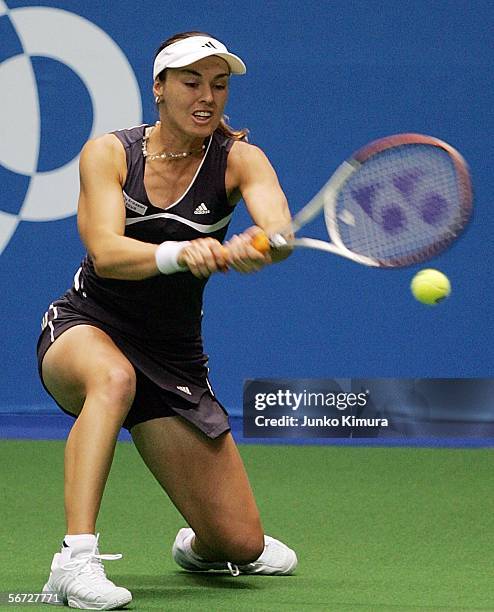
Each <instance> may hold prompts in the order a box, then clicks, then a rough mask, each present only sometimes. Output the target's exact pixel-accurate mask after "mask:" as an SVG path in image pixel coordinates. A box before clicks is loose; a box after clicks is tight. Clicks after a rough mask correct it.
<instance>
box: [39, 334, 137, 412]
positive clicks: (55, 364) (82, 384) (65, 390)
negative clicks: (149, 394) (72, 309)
mask: <svg viewBox="0 0 494 612" xmlns="http://www.w3.org/2000/svg"><path fill="white" fill-rule="evenodd" d="M42 377H43V382H44V384H45V386H46V388H47V389H48V391H49V392H50V393H51V394H52V395H53V397H54V398H55V400H56V401H57V402H58V403H59V404H60V405H61V406H63V407H64V408H65V409H66V410H69V411H70V412H72V413H74V414H79V412H80V411H81V409H82V406H83V404H84V401H85V399H86V396H87V394H88V392H90V391H94V392H98V390H99V389H101V392H102V393H106V394H113V395H114V396H121V398H120V397H115V398H114V399H115V400H116V401H118V400H119V399H125V398H126V397H127V396H128V397H129V401H131V400H132V398H133V393H134V392H135V371H134V368H133V366H132V364H131V363H130V362H129V361H128V359H127V358H126V357H125V355H124V354H123V353H122V352H121V351H120V350H119V348H118V347H117V346H116V345H115V343H114V342H113V340H112V339H111V338H110V337H109V336H108V334H106V333H105V332H104V331H102V330H101V329H98V328H97V327H93V326H91V325H76V326H74V327H71V328H70V329H68V330H66V331H65V332H64V333H63V334H62V335H61V336H59V337H58V338H57V339H56V340H55V342H54V343H53V344H52V345H51V346H50V347H49V349H48V350H47V351H46V354H45V356H44V358H43V363H42Z"/></svg>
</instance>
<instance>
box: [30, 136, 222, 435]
mask: <svg viewBox="0 0 494 612" xmlns="http://www.w3.org/2000/svg"><path fill="white" fill-rule="evenodd" d="M149 127H150V126H147V125H141V126H137V127H133V128H130V129H126V130H120V131H117V132H114V134H115V136H116V137H117V138H118V139H119V140H120V142H121V143H122V145H123V146H124V148H125V152H126V157H127V179H126V182H125V185H124V186H123V196H124V202H125V209H126V222H125V235H126V236H129V237H131V238H134V239H136V240H141V241H143V242H148V243H153V244H160V243H161V242H164V241H166V240H175V241H181V240H194V239H196V238H201V237H212V238H216V239H217V240H219V241H223V240H224V238H225V235H226V232H227V229H228V225H229V223H230V219H231V216H232V213H233V207H232V206H231V204H230V203H229V201H228V197H227V193H226V189H225V174H226V166H227V158H228V153H229V151H230V149H231V146H232V144H233V140H232V139H230V138H227V137H226V136H224V135H223V134H221V132H218V131H216V132H214V133H213V135H212V136H211V137H210V138H209V139H208V141H206V150H205V154H204V157H203V159H202V161H201V165H200V166H199V168H198V170H197V172H196V174H195V176H194V177H193V179H192V181H191V183H190V185H189V187H188V188H187V190H186V191H185V193H184V194H183V195H182V196H181V197H180V198H179V199H178V200H177V201H176V202H174V203H173V204H172V205H171V206H169V207H168V208H166V209H163V208H159V207H157V206H154V205H153V203H151V202H150V200H149V198H148V196H147V193H146V190H145V187H144V166H145V160H144V157H143V154H142V141H143V136H144V133H145V130H146V129H147V128H149ZM206 282H207V280H206V279H197V278H196V277H195V276H193V275H192V274H191V273H190V272H178V273H175V274H170V275H162V274H161V275H158V276H154V277H151V278H148V279H144V280H138V281H131V280H115V279H107V278H101V277H99V276H98V275H97V274H96V272H95V270H94V266H93V262H92V261H91V258H90V256H89V255H86V256H85V257H84V259H83V261H82V264H81V267H80V268H79V269H78V270H77V272H76V274H75V277H74V285H73V287H72V288H71V289H69V290H68V291H67V292H66V293H65V294H64V295H63V296H62V297H61V298H60V299H58V300H56V301H55V302H53V303H52V304H51V305H50V306H49V308H48V310H47V312H46V313H45V315H44V317H43V321H42V333H41V336H40V338H39V341H38V348H37V353H38V368H39V373H40V376H41V364H42V361H43V357H44V355H45V353H46V351H47V350H48V348H49V347H50V345H51V344H52V343H53V342H54V341H55V340H56V339H57V338H58V337H59V336H60V335H61V334H62V333H63V332H64V331H66V330H67V329H69V328H71V327H74V326H75V325H92V326H94V327H97V328H99V329H101V330H103V331H104V332H105V333H106V334H108V335H109V336H110V338H111V339H112V340H113V342H114V343H115V344H116V345H117V346H118V348H119V349H120V350H121V351H122V353H123V354H124V355H125V356H126V357H127V359H128V360H129V361H130V362H131V363H132V365H133V366H134V369H135V371H136V378H137V390H136V396H135V399H134V402H133V404H132V407H131V409H130V411H129V413H128V415H127V418H126V420H125V422H124V427H125V428H126V429H128V430H129V431H130V429H131V428H132V427H133V426H134V425H136V424H138V423H142V422H144V421H148V420H150V419H154V418H159V417H164V416H175V415H177V414H178V415H180V416H182V417H183V418H185V419H187V420H188V421H189V422H191V423H192V424H193V425H195V426H196V427H198V428H199V429H200V430H201V431H202V432H204V433H205V434H206V435H208V436H209V437H211V438H215V437H217V436H219V435H221V434H222V433H224V432H225V431H228V430H229V429H230V426H229V422H228V416H227V413H226V410H225V409H224V408H223V406H222V405H221V404H220V403H219V402H218V400H217V399H216V397H215V395H214V393H213V390H212V388H211V385H210V383H209V381H208V377H207V374H208V368H207V356H206V355H205V354H204V351H203V343H202V335H201V319H202V298H203V292H204V287H205V285H206ZM61 408H62V407H61ZM62 410H64V409H63V408H62ZM64 412H67V411H66V410H64ZM68 414H70V413H68ZM71 416H73V415H71Z"/></svg>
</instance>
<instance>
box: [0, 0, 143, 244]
mask: <svg viewBox="0 0 494 612" xmlns="http://www.w3.org/2000/svg"><path fill="white" fill-rule="evenodd" d="M2 15H7V16H8V17H9V19H10V20H11V23H12V26H13V27H14V29H15V31H16V33H17V36H18V38H19V40H20V42H21V44H22V47H23V50H24V53H23V54H21V55H16V56H14V57H11V58H9V59H8V60H6V61H4V62H3V63H2V64H0V91H2V92H5V93H3V95H2V97H1V98H0V133H1V134H2V138H1V139H0V164H1V165H3V166H4V167H5V168H7V169H8V170H10V171H12V172H15V173H17V174H21V175H24V176H28V177H30V182H29V187H28V190H27V193H26V196H25V199H24V202H23V204H22V207H21V209H20V211H19V214H18V215H14V214H11V213H6V212H2V211H0V253H1V252H2V251H3V250H4V248H5V247H6V246H7V244H8V242H9V240H10V238H11V237H12V235H13V233H14V232H15V229H16V227H17V225H18V224H19V222H20V221H21V220H26V221H53V220H56V219H63V218H65V217H69V216H71V215H73V214H75V212H76V210H77V197H78V193H79V180H78V156H76V157H75V158H74V159H72V160H70V161H69V162H68V163H66V164H64V165H62V166H60V167H59V168H56V169H54V170H50V171H47V172H40V171H37V163H38V156H39V149H40V125H41V118H40V110H39V101H38V92H37V85H36V78H35V75H34V72H33V67H32V63H31V60H30V57H31V56H40V57H45V58H50V59H53V60H56V61H58V62H61V63H62V64H65V65H66V66H67V67H68V68H70V69H71V70H73V71H74V72H75V73H76V74H77V75H78V76H79V78H80V79H81V81H82V82H83V83H84V85H85V87H86V89H87V91H88V93H89V96H90V98H91V103H92V107H93V125H92V129H91V134H90V137H93V136H95V135H98V134H103V133H106V132H109V131H112V130H115V129H120V128H122V127H127V126H131V125H136V124H139V123H141V121H142V105H141V96H140V91H139V85H138V83H137V80H136V78H135V75H134V72H133V70H132V68H131V66H130V64H129V62H128V60H127V58H126V57H125V55H124V53H123V52H122V50H121V49H120V47H119V46H118V45H117V44H116V43H115V41H114V40H113V39H112V38H111V37H110V36H109V35H108V34H107V33H106V32H104V31H103V30H102V29H101V28H99V27H98V26H96V25H95V24H93V23H91V22H90V21H88V20H87V19H84V18H83V17H81V16H80V15H76V14H74V13H70V12H68V11H64V10H61V9H53V8H47V7H24V8H17V9H12V10H9V9H8V7H7V6H6V4H5V2H3V0H0V16H2ZM115 83H118V89H117V88H115V86H114V84H115ZM121 91H125V97H124V103H123V102H122V96H121V95H120V94H119V92H121ZM62 95H63V92H62V91H61V92H60V96H62ZM74 113H75V115H77V109H74ZM67 129H70V126H67Z"/></svg>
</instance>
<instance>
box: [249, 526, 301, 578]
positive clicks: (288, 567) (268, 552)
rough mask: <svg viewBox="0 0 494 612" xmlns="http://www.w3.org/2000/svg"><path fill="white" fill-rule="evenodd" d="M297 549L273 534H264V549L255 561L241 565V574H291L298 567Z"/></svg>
mask: <svg viewBox="0 0 494 612" xmlns="http://www.w3.org/2000/svg"><path fill="white" fill-rule="evenodd" d="M297 565H298V559H297V555H296V554H295V551H294V550H292V549H291V548H288V546H287V545H286V544H283V542H280V541H279V540H275V538H272V537H271V536H268V535H265V536H264V550H263V552H262V554H261V556H260V557H259V559H257V561H254V562H253V563H248V564H247V565H239V566H238V569H239V570H240V573H241V574H264V575H266V576H289V575H290V574H293V572H294V571H295V570H296V569H297Z"/></svg>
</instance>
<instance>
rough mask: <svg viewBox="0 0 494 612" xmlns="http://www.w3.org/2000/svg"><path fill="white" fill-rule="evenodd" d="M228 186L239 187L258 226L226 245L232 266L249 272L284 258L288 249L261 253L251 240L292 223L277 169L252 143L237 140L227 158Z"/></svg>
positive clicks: (235, 237)
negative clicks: (257, 234) (259, 234)
mask: <svg viewBox="0 0 494 612" xmlns="http://www.w3.org/2000/svg"><path fill="white" fill-rule="evenodd" d="M226 180H227V189H228V188H236V189H238V191H239V192H240V193H241V195H242V198H243V200H244V202H245V204H246V206H247V210H248V212H249V214H250V216H251V217H252V220H253V221H254V223H255V225H256V227H254V228H250V229H249V230H247V231H246V232H244V233H243V234H241V235H240V236H234V237H233V238H232V239H231V240H230V241H229V242H228V243H227V245H226V246H227V247H228V249H229V251H230V254H231V257H232V267H234V268H235V269H238V270H239V271H241V272H250V271H252V270H256V269H259V268H261V267H263V266H264V265H266V264H267V263H271V262H272V261H281V260H282V259H285V258H286V257H287V256H288V254H289V251H287V250H284V251H281V252H276V253H267V254H261V253H259V251H257V249H255V248H254V247H253V246H252V244H251V240H252V238H253V236H255V235H256V233H259V232H260V231H261V230H262V231H263V232H265V233H267V234H269V233H271V232H275V231H277V230H279V229H280V228H281V227H284V226H286V225H288V224H289V223H290V219H291V216H290V211H289V208H288V202H287V200H286V197H285V194H284V193H283V190H282V189H281V186H280V183H279V181H278V177H277V175H276V172H275V171H274V169H273V167H272V165H271V163H270V162H269V160H268V158H267V157H266V155H265V154H264V153H263V152H262V151H261V149H259V148H258V147H255V146H253V145H250V144H248V143H245V142H236V143H235V144H234V145H233V147H232V149H231V151H230V156H229V159H228V172H227V177H226Z"/></svg>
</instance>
